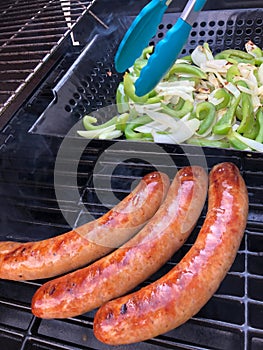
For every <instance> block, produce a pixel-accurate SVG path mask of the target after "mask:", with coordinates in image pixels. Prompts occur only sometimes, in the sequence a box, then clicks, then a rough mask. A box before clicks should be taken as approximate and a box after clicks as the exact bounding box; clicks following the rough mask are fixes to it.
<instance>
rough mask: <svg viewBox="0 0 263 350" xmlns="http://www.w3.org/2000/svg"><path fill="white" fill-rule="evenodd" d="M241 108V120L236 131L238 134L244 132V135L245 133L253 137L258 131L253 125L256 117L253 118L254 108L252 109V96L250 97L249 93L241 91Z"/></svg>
mask: <svg viewBox="0 0 263 350" xmlns="http://www.w3.org/2000/svg"><path fill="white" fill-rule="evenodd" d="M241 108H242V120H241V123H240V125H239V127H238V129H237V132H238V133H239V134H244V136H245V134H247V135H250V137H249V138H255V137H256V136H257V133H258V132H256V130H254V129H256V128H255V126H254V124H255V121H256V119H255V115H254V110H253V104H252V98H251V95H249V94H247V93H245V92H241ZM252 129H253V130H252ZM255 133H256V134H255ZM254 134H255V135H254ZM253 135H254V136H253ZM246 137H248V136H246Z"/></svg>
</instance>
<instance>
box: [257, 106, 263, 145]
mask: <svg viewBox="0 0 263 350" xmlns="http://www.w3.org/2000/svg"><path fill="white" fill-rule="evenodd" d="M256 117H257V121H258V125H259V131H258V134H257V137H256V141H258V142H261V143H263V108H262V107H261V108H260V109H259V110H258V111H257V114H256Z"/></svg>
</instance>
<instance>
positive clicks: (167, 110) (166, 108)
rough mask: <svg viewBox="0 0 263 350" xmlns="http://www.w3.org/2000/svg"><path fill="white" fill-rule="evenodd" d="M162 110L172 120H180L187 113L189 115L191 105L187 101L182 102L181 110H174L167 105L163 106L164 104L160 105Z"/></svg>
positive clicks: (191, 108)
mask: <svg viewBox="0 0 263 350" xmlns="http://www.w3.org/2000/svg"><path fill="white" fill-rule="evenodd" d="M161 106H162V110H163V111H164V112H165V113H167V114H168V115H170V116H171V117H174V118H182V117H184V116H185V115H186V114H187V113H191V112H192V110H193V103H192V102H191V101H189V100H186V101H184V103H183V106H182V108H181V109H175V108H173V107H171V106H169V105H165V104H164V103H161Z"/></svg>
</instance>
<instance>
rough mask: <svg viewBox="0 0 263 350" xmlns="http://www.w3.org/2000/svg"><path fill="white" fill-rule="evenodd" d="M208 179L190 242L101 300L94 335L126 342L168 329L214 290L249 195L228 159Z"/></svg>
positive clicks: (236, 240) (241, 226)
mask: <svg viewBox="0 0 263 350" xmlns="http://www.w3.org/2000/svg"><path fill="white" fill-rule="evenodd" d="M209 179H210V181H209V194H208V211H207V215H206V218H205V221H204V223H203V225H202V228H201V230H200V232H199V234H198V237H197V240H196V241H195V243H194V245H193V246H192V247H191V249H190V250H189V251H188V253H187V254H186V255H185V256H184V257H183V259H182V260H181V261H180V262H179V263H178V264H177V265H176V266H175V267H174V268H173V269H171V270H170V271H169V272H168V273H167V274H166V275H164V276H162V277H161V278H160V279H159V280H157V281H155V282H153V283H152V284H150V285H148V286H146V287H144V288H142V289H140V290H138V291H137V292H136V291H135V292H133V293H131V294H129V295H126V296H123V297H121V298H118V299H115V300H112V301H110V302H108V303H106V304H104V305H103V306H102V307H101V308H100V309H99V310H98V312H97V313H96V315H95V318H94V333H95V336H96V337H97V339H98V340H100V341H101V342H103V343H106V344H111V345H119V344H129V343H135V342H140V341H143V340H146V339H150V338H153V337H155V336H157V335H160V334H163V333H165V332H168V331H170V330H172V329H174V328H176V327H178V326H180V325H182V324H183V323H184V322H186V321H187V320H188V319H189V318H191V317H192V316H193V315H195V314H196V313H197V312H198V311H199V310H200V309H201V307H202V306H203V305H204V304H205V303H206V302H207V301H208V300H209V299H210V298H211V297H212V295H213V294H214V293H215V292H216V290H217V289H218V287H219V285H220V283H221V281H222V280H223V278H224V277H225V275H226V274H227V271H228V270H229V269H230V267H231V265H232V263H233V261H234V259H235V257H236V254H237V251H238V249H239V246H240V243H241V240H242V237H243V234H244V230H245V226H246V221H247V215H248V194H247V189H246V185H245V183H244V180H243V178H242V177H241V175H240V173H239V170H238V168H237V167H236V166H235V165H234V164H232V163H221V164H218V165H216V166H215V167H214V168H213V169H212V170H211V173H210V176H209Z"/></svg>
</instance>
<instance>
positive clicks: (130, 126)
mask: <svg viewBox="0 0 263 350" xmlns="http://www.w3.org/2000/svg"><path fill="white" fill-rule="evenodd" d="M150 122H152V119H151V118H150V117H148V116H147V115H145V116H141V117H138V118H136V119H134V120H132V121H131V122H128V123H127V124H126V128H125V130H124V134H125V137H126V139H128V140H138V139H147V140H153V137H152V135H151V134H148V133H147V134H144V133H140V132H136V131H134V129H135V128H137V127H138V126H141V125H145V124H147V123H150Z"/></svg>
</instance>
